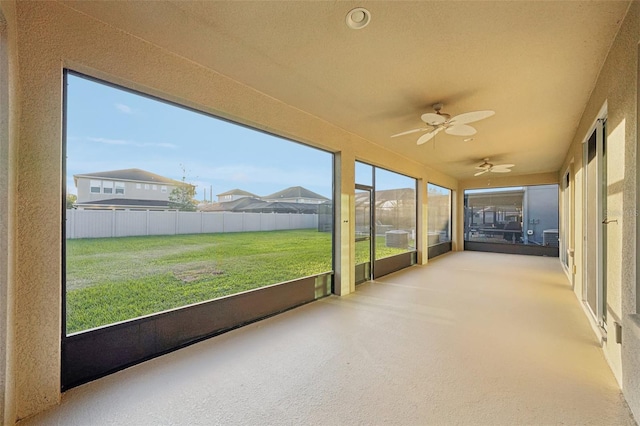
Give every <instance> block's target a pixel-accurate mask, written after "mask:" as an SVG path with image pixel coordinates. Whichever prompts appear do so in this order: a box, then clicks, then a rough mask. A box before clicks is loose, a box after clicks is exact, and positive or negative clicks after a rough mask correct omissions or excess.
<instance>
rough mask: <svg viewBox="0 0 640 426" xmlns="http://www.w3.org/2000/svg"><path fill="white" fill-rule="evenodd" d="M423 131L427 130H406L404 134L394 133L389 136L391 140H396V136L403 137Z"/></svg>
mask: <svg viewBox="0 0 640 426" xmlns="http://www.w3.org/2000/svg"><path fill="white" fill-rule="evenodd" d="M425 130H429V129H427V128H426V127H422V128H420V129H413V130H407V131H406V132H402V133H396V134H395V135H391V137H392V138H397V137H398V136H404V135H408V134H411V133H415V132H423V131H425Z"/></svg>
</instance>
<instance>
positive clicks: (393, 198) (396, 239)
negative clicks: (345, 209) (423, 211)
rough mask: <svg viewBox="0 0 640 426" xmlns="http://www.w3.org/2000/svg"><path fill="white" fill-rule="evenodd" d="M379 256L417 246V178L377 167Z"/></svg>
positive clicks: (376, 251) (377, 257) (409, 249)
mask: <svg viewBox="0 0 640 426" xmlns="http://www.w3.org/2000/svg"><path fill="white" fill-rule="evenodd" d="M374 187H375V193H374V199H375V221H376V223H375V226H374V229H375V232H376V247H375V258H376V259H382V258H384V257H388V256H392V255H395V254H399V253H403V252H407V251H413V250H415V248H416V180H415V179H413V178H410V177H408V176H404V175H401V174H399V173H394V172H391V171H388V170H384V169H380V168H377V167H376V168H375V176H374Z"/></svg>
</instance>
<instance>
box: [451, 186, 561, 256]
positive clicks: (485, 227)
mask: <svg viewBox="0 0 640 426" xmlns="http://www.w3.org/2000/svg"><path fill="white" fill-rule="evenodd" d="M464 199H465V203H464V205H465V223H464V239H465V241H471V242H484V243H499V244H515V245H538V246H548V247H558V185H537V186H522V187H509V188H490V189H474V190H466V191H465V193H464Z"/></svg>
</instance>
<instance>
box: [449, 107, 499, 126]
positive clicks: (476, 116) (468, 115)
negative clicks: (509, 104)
mask: <svg viewBox="0 0 640 426" xmlns="http://www.w3.org/2000/svg"><path fill="white" fill-rule="evenodd" d="M495 113H496V112H495V111H489V110H487V111H473V112H465V113H464V114H460V115H456V116H455V117H453V118H452V119H451V122H452V123H455V124H469V123H473V122H474V121H480V120H483V119H485V118H488V117H491V116H492V115H494V114H495Z"/></svg>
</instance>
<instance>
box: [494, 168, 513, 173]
mask: <svg viewBox="0 0 640 426" xmlns="http://www.w3.org/2000/svg"><path fill="white" fill-rule="evenodd" d="M510 171H511V169H497V168H495V167H492V168H491V173H509V172H510Z"/></svg>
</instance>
